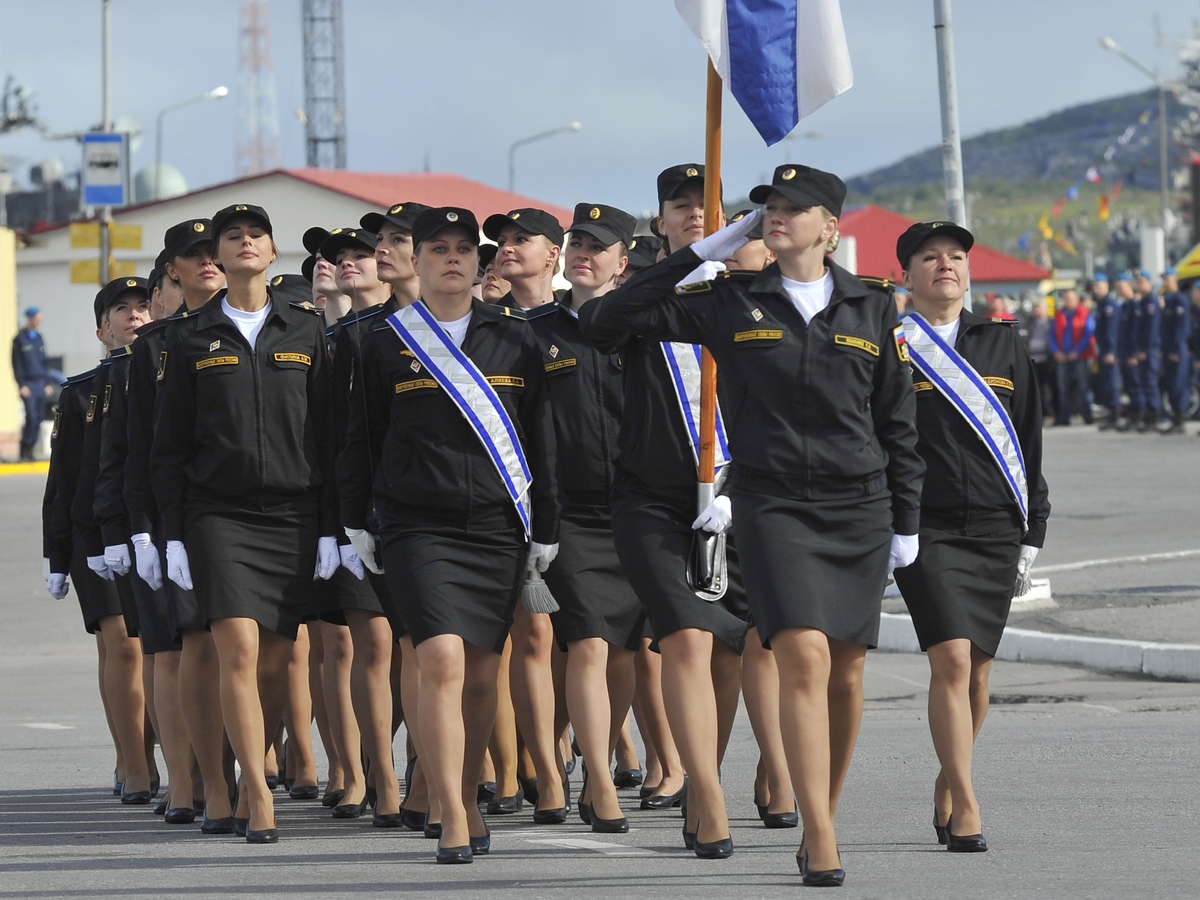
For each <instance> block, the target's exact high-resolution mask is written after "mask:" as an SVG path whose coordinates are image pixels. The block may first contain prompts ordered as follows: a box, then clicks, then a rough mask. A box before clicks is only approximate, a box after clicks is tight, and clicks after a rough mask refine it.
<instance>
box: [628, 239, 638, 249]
mask: <svg viewBox="0 0 1200 900" xmlns="http://www.w3.org/2000/svg"><path fill="white" fill-rule="evenodd" d="M636 246H637V238H634V239H633V240H632V241H630V242H629V249H630V250H632V249H633V248H634V247H636Z"/></svg>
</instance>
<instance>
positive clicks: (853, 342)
mask: <svg viewBox="0 0 1200 900" xmlns="http://www.w3.org/2000/svg"><path fill="white" fill-rule="evenodd" d="M833 342H834V343H835V344H837V345H838V346H839V347H854V348H856V349H858V350H865V351H866V352H867V353H870V354H871V355H872V356H878V355H879V345H878V344H874V343H872V342H871V341H868V340H867V339H866V338H861V337H859V336H858V335H856V334H835V335H834V336H833Z"/></svg>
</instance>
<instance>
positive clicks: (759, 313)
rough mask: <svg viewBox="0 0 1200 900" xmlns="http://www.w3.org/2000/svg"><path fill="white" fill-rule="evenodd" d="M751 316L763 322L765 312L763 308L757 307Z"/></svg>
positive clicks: (751, 312)
mask: <svg viewBox="0 0 1200 900" xmlns="http://www.w3.org/2000/svg"><path fill="white" fill-rule="evenodd" d="M750 316H751V318H753V319H754V321H755V322H761V321H762V320H763V314H762V310H761V309H757V308H755V309H753V310H751V311H750Z"/></svg>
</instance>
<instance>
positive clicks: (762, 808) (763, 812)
mask: <svg viewBox="0 0 1200 900" xmlns="http://www.w3.org/2000/svg"><path fill="white" fill-rule="evenodd" d="M754 808H755V809H757V810H758V819H759V821H760V822H765V821H766V820H767V804H765V803H759V802H758V791H757V790H755V791H754Z"/></svg>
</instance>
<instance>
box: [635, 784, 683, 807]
mask: <svg viewBox="0 0 1200 900" xmlns="http://www.w3.org/2000/svg"><path fill="white" fill-rule="evenodd" d="M660 787H661V785H660ZM687 789H688V782H687V776H684V779H683V786H682V787H681V788H680V789H679V790H677V791H676V792H675V793H673V794H651V795H650V796H649V797H647V798H646V799H645V800H643V801H642V809H674V808H675V807H676V806H680V805H681V804H682V803H683V798H684V796H685V795H686V794H687Z"/></svg>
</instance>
